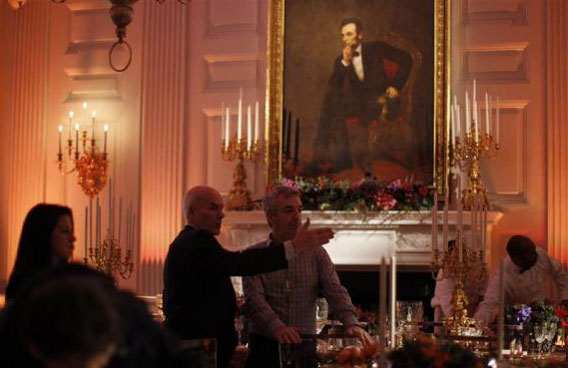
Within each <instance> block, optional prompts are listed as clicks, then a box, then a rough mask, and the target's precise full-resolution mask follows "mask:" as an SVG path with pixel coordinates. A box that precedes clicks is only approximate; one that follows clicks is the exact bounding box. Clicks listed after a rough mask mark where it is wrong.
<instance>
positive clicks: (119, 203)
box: [116, 197, 122, 244]
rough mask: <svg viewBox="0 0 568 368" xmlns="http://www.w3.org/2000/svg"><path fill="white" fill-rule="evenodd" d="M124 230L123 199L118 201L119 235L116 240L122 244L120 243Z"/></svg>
mask: <svg viewBox="0 0 568 368" xmlns="http://www.w3.org/2000/svg"><path fill="white" fill-rule="evenodd" d="M121 229H122V197H120V198H119V199H118V233H117V236H116V238H117V239H118V243H119V244H122V243H121V241H120V230H121Z"/></svg>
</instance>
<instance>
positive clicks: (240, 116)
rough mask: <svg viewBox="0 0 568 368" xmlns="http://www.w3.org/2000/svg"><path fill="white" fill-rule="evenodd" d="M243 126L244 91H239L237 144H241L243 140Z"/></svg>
mask: <svg viewBox="0 0 568 368" xmlns="http://www.w3.org/2000/svg"><path fill="white" fill-rule="evenodd" d="M242 125H243V89H242V88H241V89H239V104H238V107H237V142H239V143H240V141H241V138H242V132H241V129H242Z"/></svg>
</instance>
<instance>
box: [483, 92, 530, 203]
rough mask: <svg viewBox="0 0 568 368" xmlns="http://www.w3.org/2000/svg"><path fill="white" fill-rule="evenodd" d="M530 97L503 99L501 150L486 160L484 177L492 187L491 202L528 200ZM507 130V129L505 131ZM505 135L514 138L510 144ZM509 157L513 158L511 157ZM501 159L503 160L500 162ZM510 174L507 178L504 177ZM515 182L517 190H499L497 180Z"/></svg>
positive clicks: (489, 187) (486, 182)
mask: <svg viewBox="0 0 568 368" xmlns="http://www.w3.org/2000/svg"><path fill="white" fill-rule="evenodd" d="M528 104H529V101H527V100H504V101H500V106H501V107H500V110H499V111H500V116H501V119H500V120H501V124H500V132H501V138H500V141H501V142H500V145H501V148H500V152H499V155H497V157H495V158H493V159H490V160H484V161H483V162H482V165H483V169H482V171H483V172H484V175H483V177H482V180H483V181H484V183H485V185H486V187H487V188H488V195H489V199H490V201H491V202H495V203H504V202H507V203H526V202H527V192H526V191H527V175H528V171H529V170H528V157H527V124H528V123H527V119H528V118H527V115H528V114H527V110H526V107H527V106H528ZM505 132H507V133H506V134H505ZM504 139H509V140H513V144H514V145H513V146H508V145H507V141H505V140H504ZM507 157H509V158H510V160H507ZM499 163H500V164H499ZM504 178H506V179H507V180H504ZM511 182H512V183H513V186H514V188H515V189H514V190H509V191H505V190H498V189H497V190H495V184H494V183H511Z"/></svg>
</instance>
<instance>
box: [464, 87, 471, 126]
mask: <svg viewBox="0 0 568 368" xmlns="http://www.w3.org/2000/svg"><path fill="white" fill-rule="evenodd" d="M470 118H471V111H470V108H469V95H468V94H467V91H465V133H466V134H469V132H470V130H471V121H470Z"/></svg>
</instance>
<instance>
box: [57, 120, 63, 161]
mask: <svg viewBox="0 0 568 368" xmlns="http://www.w3.org/2000/svg"><path fill="white" fill-rule="evenodd" d="M57 130H59V154H60V155H61V152H62V145H61V135H62V134H63V125H61V124H59V127H58V128H57Z"/></svg>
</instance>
